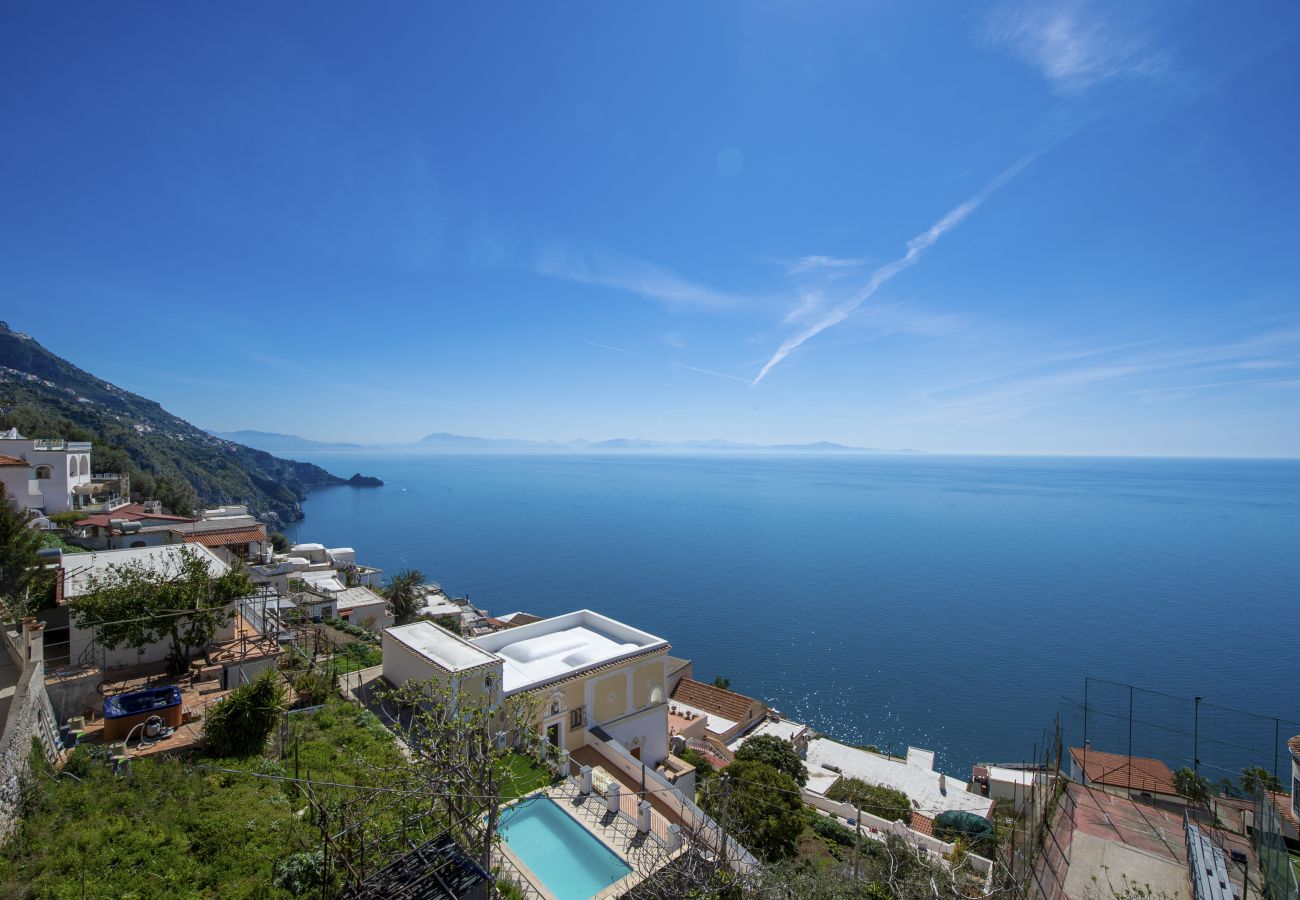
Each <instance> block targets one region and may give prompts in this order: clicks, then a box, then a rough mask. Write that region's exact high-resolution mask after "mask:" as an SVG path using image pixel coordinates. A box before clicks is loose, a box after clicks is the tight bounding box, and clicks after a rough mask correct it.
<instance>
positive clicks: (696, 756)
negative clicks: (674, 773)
mask: <svg viewBox="0 0 1300 900" xmlns="http://www.w3.org/2000/svg"><path fill="white" fill-rule="evenodd" d="M680 759H681V760H682V761H683V762H688V763H690V764H691V765H693V766H695V783H696V784H699V783H700V782H701V781H703V780H704V779H706V778H712V777H713V776H715V775H717V774H718V770H717V769H715V768H713V763H711V762H709V761H708V760H707V759H706V758H705V757H704V754H703V753H701V752H700V751H698V750H696V749H694V748H693V747H687V748H686V749H685V750H683V751H682V755H681V757H680Z"/></svg>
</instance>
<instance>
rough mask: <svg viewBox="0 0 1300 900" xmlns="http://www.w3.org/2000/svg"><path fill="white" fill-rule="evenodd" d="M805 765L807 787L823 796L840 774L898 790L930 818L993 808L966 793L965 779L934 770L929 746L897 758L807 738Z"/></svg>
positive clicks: (985, 812)
mask: <svg viewBox="0 0 1300 900" xmlns="http://www.w3.org/2000/svg"><path fill="white" fill-rule="evenodd" d="M807 764H808V776H809V777H808V789H809V790H812V791H815V792H816V793H819V794H822V795H825V792H826V791H827V790H829V789H830V787H831V785H832V784H833V783H834V782H835V780H836V778H837V777H838V776H839V775H840V774H843V776H844V777H845V778H860V779H862V780H863V781H867V782H870V783H872V784H879V785H884V786H885V787H890V788H895V789H896V790H900V791H902V792H903V793H905V794H907V796H908V797H909V798H910V799H911V800H912V802H913V804H914V805H915V807H916V811H917V812H919V813H920V814H921V815H923V816H925V817H927V818H929V819H933V818H935V817H936V816H938V815H939V814H940V813H943V812H948V811H949V810H963V811H965V812H972V813H975V814H976V815H978V816H983V817H985V818H988V816H989V814H990V813H991V812H992V809H993V801H992V800H990V799H989V798H988V797H983V796H981V795H979V794H973V793H971V792H969V791H968V790H967V789H966V788H967V785H966V782H964V781H961V780H959V779H956V778H949V777H948V776H946V775H944V774H942V773H940V772H936V771H935V770H934V753H933V752H932V751H929V750H920V749H917V748H916V747H909V748H908V749H907V759H906V760H900V759H895V758H893V757H889V756H883V755H881V754H879V753H872V752H870V751H867V750H858V749H857V748H855V747H849V746H847V745H845V744H841V743H838V742H837V741H832V740H830V739H829V738H816V739H814V740H812V741H809V742H808V758H807Z"/></svg>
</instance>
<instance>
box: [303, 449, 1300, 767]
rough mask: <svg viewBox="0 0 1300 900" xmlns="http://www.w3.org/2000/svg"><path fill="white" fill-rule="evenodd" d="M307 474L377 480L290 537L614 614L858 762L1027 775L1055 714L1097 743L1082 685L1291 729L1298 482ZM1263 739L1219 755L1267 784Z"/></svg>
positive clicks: (1083, 470)
mask: <svg viewBox="0 0 1300 900" xmlns="http://www.w3.org/2000/svg"><path fill="white" fill-rule="evenodd" d="M299 455H300V456H301V457H302V458H304V459H307V460H308V461H312V462H316V463H318V464H321V465H324V466H325V467H326V468H330V467H331V465H332V464H333V466H334V467H335V468H337V464H338V463H339V462H340V460H341V459H348V460H350V461H356V462H359V463H360V465H359V466H357V468H359V469H360V471H362V472H364V473H365V474H367V475H377V476H379V477H380V478H382V479H384V481H385V485H384V486H383V487H382V488H350V487H336V488H323V489H317V490H314V491H312V492H311V494H310V495H309V496H308V498H307V500H306V501H305V502H304V504H303V509H304V513H305V519H304V520H303V521H302V522H298V523H294V524H293V525H292V526H290V528H289V529H287V530H288V531H289V533H290V535H291V536H292V537H295V538H301V539H302V540H312V541H322V542H325V543H327V544H330V545H333V546H341V545H347V546H353V547H355V548H356V550H357V555H358V559H359V560H361V561H363V562H366V563H367V564H371V565H376V566H379V567H380V568H383V569H384V570H385V573H386V574H387V575H391V574H393V572H394V571H396V570H398V569H400V568H408V567H410V568H418V569H420V570H421V571H422V572H423V573H424V574H425V575H426V576H427V577H428V578H429V579H430V580H432V581H436V582H438V583H440V584H442V585H443V586H444V587H445V588H446V590H448V591H449V592H451V593H453V594H459V595H468V596H469V597H470V598H471V599H472V600H473V601H474V602H475V603H476V604H477V605H480V606H483V607H485V608H487V609H489V610H490V611H491V612H492V613H495V614H504V613H507V612H513V611H517V610H523V611H526V612H531V613H535V614H537V615H543V616H550V615H557V614H560V613H563V612H567V611H570V610H571V609H578V608H590V609H594V610H596V611H599V612H602V613H605V614H607V615H612V616H614V617H615V618H620V619H623V620H625V621H628V622H629V623H631V624H634V625H636V626H637V627H641V628H644V629H646V630H648V631H650V632H652V633H656V634H659V635H660V636H662V637H664V638H665V639H667V640H668V641H669V642H670V643H672V644H673V645H674V648H675V649H674V650H673V651H672V652H673V653H674V655H680V656H683V657H684V658H688V659H691V660H692V662H693V665H694V668H695V676H696V677H697V678H700V679H702V680H706V681H710V680H712V679H713V678H714V677H715V676H721V677H724V678H728V679H730V681H731V687H732V689H733V690H736V691H739V692H741V693H745V694H748V695H751V696H754V697H757V698H759V699H762V700H764V701H766V702H768V703H770V704H771V705H772V706H773V707H775V708H777V709H780V710H781V711H782V712H784V713H785V714H786V715H788V716H790V717H792V718H795V719H797V720H800V721H804V722H806V723H807V724H809V725H810V726H812V727H814V728H815V729H817V730H818V731H821V732H823V733H827V734H831V735H834V736H836V737H838V738H840V739H841V740H845V741H848V742H850V743H857V744H871V745H876V746H879V747H881V749H885V750H891V751H893V752H895V753H899V752H905V749H906V747H907V746H920V747H926V748H928V749H933V750H935V751H936V752H937V754H938V760H939V764H940V765H941V766H942V767H944V768H946V769H947V770H948V771H950V772H951V774H953V775H955V776H958V777H968V776H969V767H970V765H971V764H972V763H974V762H978V761H988V760H990V759H992V760H1002V761H1022V760H1028V759H1030V758H1031V757H1032V756H1033V755H1034V753H1035V747H1036V745H1038V744H1039V743H1040V742H1041V740H1042V738H1043V736H1044V733H1045V732H1046V731H1050V729H1051V727H1052V725H1053V722H1054V720H1055V717H1056V716H1057V715H1058V714H1059V715H1061V717H1062V726H1063V729H1064V732H1065V740H1066V741H1067V744H1068V742H1069V741H1071V740H1075V741H1076V742H1080V741H1082V739H1083V735H1082V724H1083V723H1082V716H1081V715H1080V714H1079V710H1078V706H1079V703H1080V701H1081V699H1082V698H1081V695H1082V685H1083V679H1084V678H1085V677H1089V678H1092V679H1099V680H1107V681H1114V682H1117V683H1121V684H1130V683H1131V684H1136V685H1138V686H1139V687H1140V688H1145V689H1150V690H1151V691H1156V692H1163V693H1165V694H1170V695H1174V696H1178V697H1185V698H1187V701H1188V703H1189V704H1190V702H1191V698H1192V697H1194V696H1204V697H1206V698H1207V699H1209V700H1211V701H1213V702H1215V703H1218V704H1221V705H1222V706H1224V707H1230V708H1233V709H1242V710H1247V709H1248V710H1250V711H1251V712H1253V713H1256V714H1258V715H1261V716H1265V717H1280V718H1281V719H1284V720H1292V719H1297V720H1300V711H1297V710H1295V709H1294V699H1293V698H1292V697H1290V696H1289V694H1288V692H1287V691H1286V689H1285V688H1284V687H1283V685H1284V684H1286V683H1287V682H1286V673H1285V664H1284V660H1285V659H1286V658H1287V652H1288V650H1287V648H1288V646H1289V645H1288V643H1287V638H1285V637H1284V636H1283V635H1282V634H1281V633H1280V630H1279V629H1266V630H1265V631H1266V633H1265V634H1258V633H1256V632H1255V631H1252V630H1251V629H1249V628H1248V626H1249V625H1250V624H1251V622H1253V621H1255V619H1253V618H1252V617H1259V618H1262V619H1265V620H1266V619H1267V618H1269V617H1273V616H1275V617H1277V618H1281V617H1282V616H1283V614H1284V612H1285V610H1286V609H1287V608H1288V607H1289V605H1290V604H1292V603H1294V601H1295V600H1296V599H1300V592H1298V591H1297V589H1296V587H1295V585H1296V584H1297V583H1300V562H1295V561H1292V560H1290V559H1289V554H1288V553H1287V551H1286V547H1287V546H1291V545H1293V544H1294V539H1295V537H1296V536H1297V535H1300V463H1297V462H1296V461H1293V460H1285V459H1244V460H1237V459H1233V460H1220V459H1184V458H1163V457H1162V458H1152V457H1143V458H1138V457H1096V456H1076V457H1039V456H1034V457H1026V456H1005V455H999V456H984V455H956V454H908V455H903V456H896V455H892V454H848V453H793V454H756V453H737V452H732V451H726V452H704V453H677V452H674V453H668V454H663V453H652V452H644V451H618V452H606V453H587V454H583V453H576V452H564V453H537V452H534V451H531V450H530V451H523V452H508V451H501V450H494V451H492V452H489V453H483V452H478V451H466V452H461V453H449V452H446V451H436V452H432V453H430V452H425V451H419V450H416V451H415V452H401V451H400V450H388V451H384V452H380V453H373V452H372V453H366V452H365V451H358V450H320V451H312V452H307V451H299ZM351 467H352V466H351V464H349V468H351ZM339 474H342V475H347V474H349V473H347V472H342V471H340V472H339ZM1243 610H1249V611H1250V615H1243V613H1242V611H1243ZM1075 619H1078V620H1079V621H1078V622H1075V621H1074V620H1075ZM1183 619H1187V621H1185V622H1184V621H1182V620H1183ZM1237 638H1241V640H1240V641H1238V640H1237ZM1188 647H1194V648H1198V649H1196V651H1195V652H1193V653H1188V651H1187V649H1186V648H1188ZM1202 656H1204V657H1206V658H1205V659H1201V658H1200V657H1202ZM971 666H974V667H976V668H975V671H974V672H970V671H967V670H968V669H969V668H970V667H971ZM1261 670H1262V671H1261ZM945 672H948V675H946V676H945V674H944V673H945ZM1098 684H1100V681H1099V682H1098ZM1106 690H1107V689H1105V688H1102V687H1094V696H1093V698H1092V700H1091V701H1090V703H1091V704H1092V705H1094V706H1097V705H1098V704H1099V703H1100V702H1101V701H1099V697H1101V696H1102V695H1103V694H1105V691H1106ZM1121 693H1122V692H1121ZM1153 696H1155V695H1153ZM1111 699H1112V700H1113V701H1114V703H1121V701H1122V700H1123V699H1124V698H1123V697H1121V696H1118V695H1117V696H1116V697H1115V698H1111ZM1106 702H1110V701H1109V700H1108V701H1106ZM1112 706H1114V704H1113V703H1112ZM1174 706H1178V704H1174ZM1188 708H1189V709H1190V707H1188ZM1116 709H1118V707H1114V708H1109V707H1108V708H1106V709H1104V710H1100V707H1099V710H1100V711H1098V712H1096V713H1095V714H1092V715H1091V720H1090V723H1089V731H1090V734H1089V740H1090V741H1091V742H1092V744H1093V746H1094V747H1097V748H1098V749H1102V745H1103V744H1105V743H1106V742H1107V741H1108V740H1111V739H1113V741H1121V739H1122V735H1119V734H1118V733H1117V732H1115V730H1114V725H1115V724H1116V722H1117V720H1116V719H1115V716H1116V715H1117V713H1116ZM1171 709H1172V707H1171ZM1178 710H1179V712H1177V714H1175V713H1173V712H1169V715H1170V716H1171V717H1172V718H1170V720H1169V722H1162V721H1161V722H1151V723H1149V724H1148V725H1145V726H1142V730H1145V731H1146V732H1147V733H1146V734H1145V742H1146V743H1147V744H1149V747H1148V751H1149V755H1156V756H1160V757H1162V758H1166V759H1167V761H1169V762H1170V763H1171V765H1173V764H1177V763H1180V761H1181V760H1183V759H1185V758H1186V759H1190V757H1191V752H1192V751H1191V750H1190V749H1189V748H1187V747H1183V746H1182V745H1183V744H1189V745H1190V739H1187V740H1183V738H1182V737H1177V738H1173V737H1171V735H1169V734H1162V733H1161V729H1162V727H1163V728H1164V730H1166V731H1167V730H1169V729H1170V728H1171V727H1174V726H1177V730H1178V731H1182V730H1183V728H1182V722H1181V718H1182V707H1181V706H1178ZM1120 712H1123V710H1120ZM1224 715H1227V714H1226V713H1225V714H1224ZM1230 718H1231V717H1230ZM1144 721H1145V720H1144ZM1233 721H1234V723H1235V721H1236V720H1235V718H1234V719H1233ZM1269 721H1270V722H1271V721H1272V719H1271V718H1269ZM1225 722H1226V720H1225ZM1203 724H1205V725H1207V729H1208V727H1209V726H1210V725H1212V723H1211V722H1210V720H1208V719H1206V720H1203ZM1190 727H1191V726H1190V724H1189V725H1188V726H1187V728H1188V729H1189V730H1190ZM1225 727H1227V726H1226V725H1225ZM1270 727H1271V725H1270ZM1232 728H1233V730H1240V729H1239V727H1238V726H1237V725H1236V724H1234V725H1232ZM1210 734H1211V732H1210V731H1209V730H1207V731H1206V737H1205V738H1204V740H1207V741H1212V740H1213V738H1212V737H1210V736H1209V735H1210ZM1249 743H1251V744H1252V746H1253V745H1254V744H1256V743H1257V744H1258V745H1259V750H1258V751H1251V752H1247V751H1243V750H1240V749H1234V748H1232V747H1228V746H1224V747H1221V748H1219V750H1220V753H1219V754H1218V757H1219V758H1220V761H1221V762H1223V763H1226V764H1228V765H1227V766H1224V768H1227V767H1228V766H1235V767H1236V768H1237V769H1239V768H1240V767H1241V766H1244V765H1246V764H1247V762H1248V761H1255V762H1258V761H1264V762H1266V761H1267V760H1264V759H1263V758H1264V757H1266V756H1267V747H1268V745H1269V744H1271V732H1269V734H1268V735H1264V734H1263V733H1262V732H1261V733H1260V735H1258V736H1257V740H1256V739H1252V740H1251V741H1249ZM1208 746H1209V745H1208V744H1207V745H1205V746H1202V747H1201V748H1200V755H1201V756H1202V758H1203V759H1206V760H1209V759H1210V758H1211V757H1214V756H1215V753H1214V752H1213V750H1212V749H1207V747H1208ZM1109 749H1115V748H1114V746H1113V744H1112V746H1111V747H1110V748H1109ZM1120 749H1122V748H1120ZM1135 752H1136V751H1135ZM1256 757H1258V759H1256Z"/></svg>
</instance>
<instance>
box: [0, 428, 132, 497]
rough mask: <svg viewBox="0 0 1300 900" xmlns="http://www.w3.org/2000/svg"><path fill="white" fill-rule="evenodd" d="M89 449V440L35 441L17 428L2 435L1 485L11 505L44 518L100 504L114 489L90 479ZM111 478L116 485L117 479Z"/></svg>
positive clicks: (0, 434)
mask: <svg viewBox="0 0 1300 900" xmlns="http://www.w3.org/2000/svg"><path fill="white" fill-rule="evenodd" d="M90 449H91V445H90V442H89V441H49V440H33V439H31V438H25V437H23V436H22V435H21V434H19V433H18V430H17V429H15V428H11V429H9V430H8V431H5V432H0V482H3V484H4V486H5V491H6V493H8V495H9V497H10V502H12V503H13V504H14V506H16V507H17V508H19V509H30V510H35V511H36V512H39V513H42V514H44V515H51V514H53V513H60V512H67V511H68V510H73V509H86V508H88V507H91V506H96V505H98V504H97V503H96V499H95V498H96V497H99V496H103V495H105V494H107V493H110V492H111V491H112V490H113V487H112V485H110V484H108V483H107V482H106V481H96V480H95V479H94V478H93V477H92V476H91V468H90ZM109 477H110V476H104V478H105V479H107V478H109ZM111 478H112V479H113V480H114V483H116V479H117V476H116V475H113V476H111Z"/></svg>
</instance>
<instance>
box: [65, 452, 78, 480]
mask: <svg viewBox="0 0 1300 900" xmlns="http://www.w3.org/2000/svg"><path fill="white" fill-rule="evenodd" d="M80 474H81V461H80V459H79V458H78V457H75V456H69V457H68V477H69V478H76V477H77V476H78V475H80Z"/></svg>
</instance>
